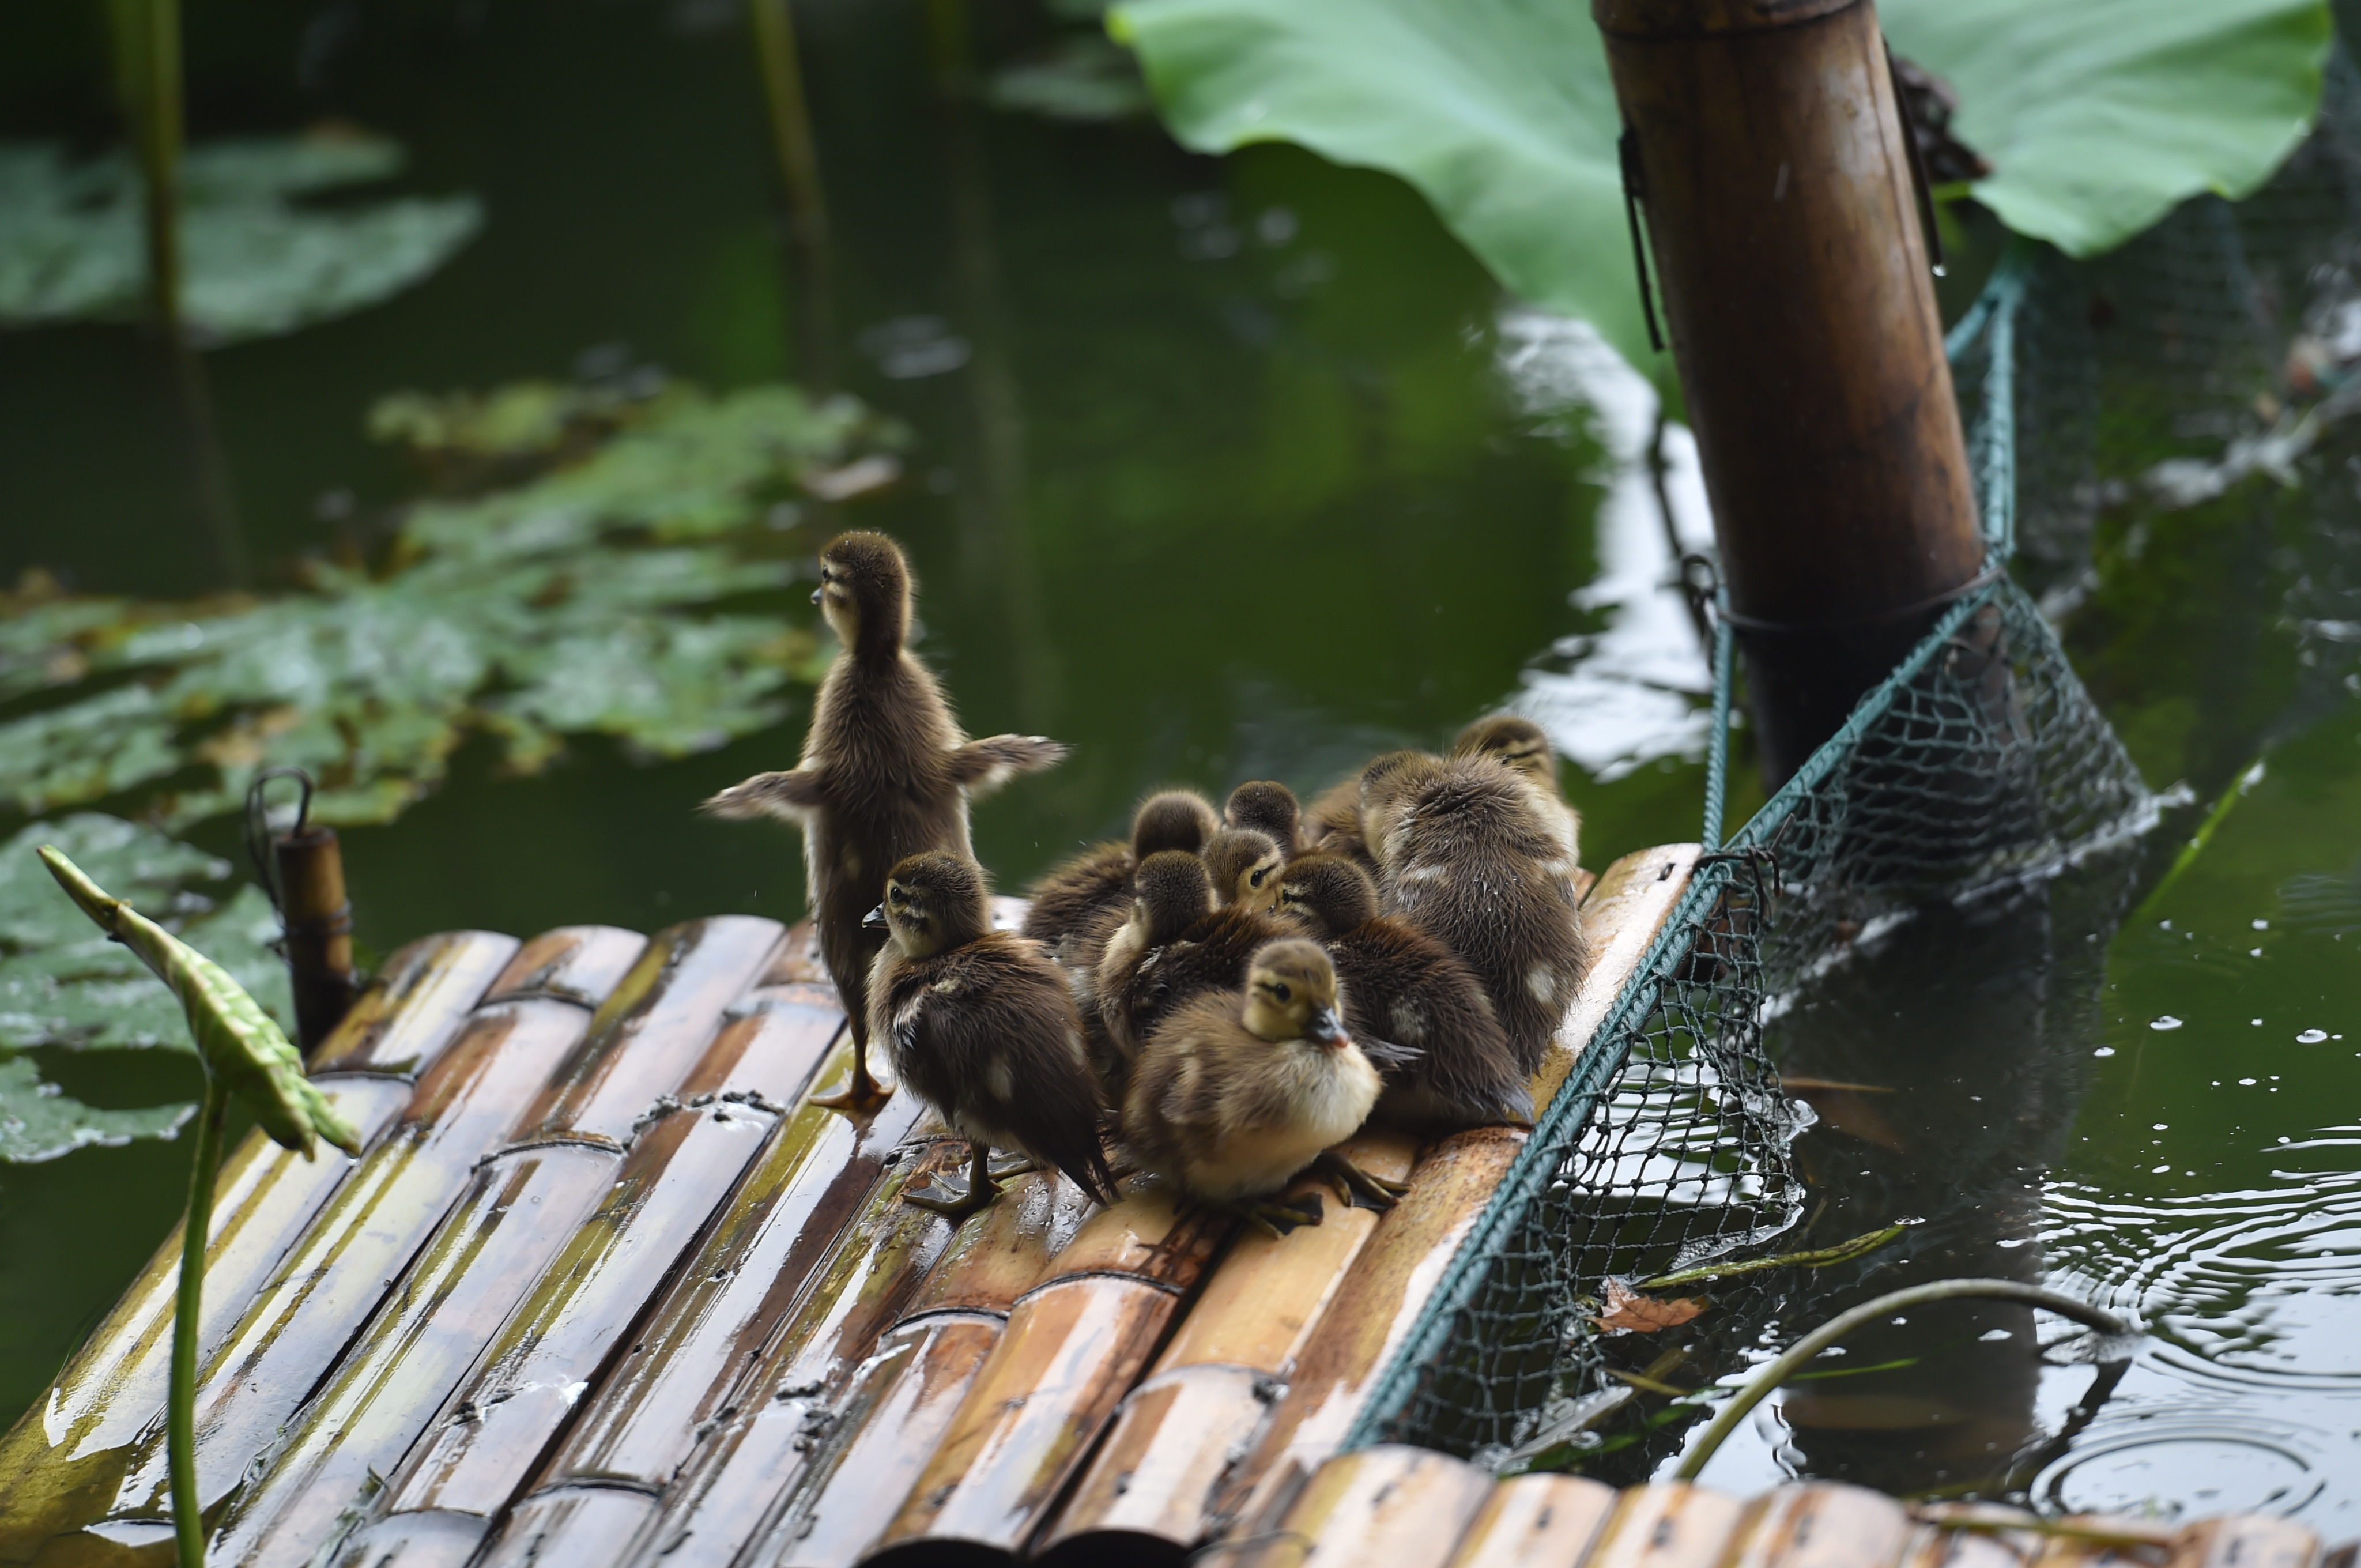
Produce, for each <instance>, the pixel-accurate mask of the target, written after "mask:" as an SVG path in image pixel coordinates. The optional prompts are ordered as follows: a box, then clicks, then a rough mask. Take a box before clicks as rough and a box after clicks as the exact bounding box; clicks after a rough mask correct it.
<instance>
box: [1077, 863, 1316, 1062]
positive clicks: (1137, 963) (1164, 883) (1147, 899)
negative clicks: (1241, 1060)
mask: <svg viewBox="0 0 2361 1568" xmlns="http://www.w3.org/2000/svg"><path fill="white" fill-rule="evenodd" d="M1265 842H1266V843H1268V840H1265ZM1184 861H1186V862H1189V863H1186V864H1184V863H1183V862H1184ZM1271 881H1272V883H1273V885H1274V887H1275V886H1276V884H1277V882H1278V878H1277V877H1276V875H1274V876H1273V877H1272V879H1271ZM1134 889H1135V899H1134V903H1133V907H1132V915H1131V918H1130V919H1129V920H1127V921H1126V922H1125V923H1124V927H1123V929H1122V930H1120V931H1118V932H1116V933H1115V935H1114V936H1113V937H1112V938H1108V941H1107V945H1106V953H1105V956H1104V957H1103V958H1101V959H1100V960H1099V968H1098V974H1097V977H1096V990H1097V994H1098V1003H1099V1017H1100V1021H1101V1022H1102V1023H1103V1024H1104V1025H1105V1027H1106V1033H1107V1038H1108V1040H1109V1041H1110V1042H1111V1043H1112V1044H1113V1045H1114V1047H1115V1050H1116V1051H1117V1052H1118V1053H1119V1054H1120V1055H1121V1056H1122V1058H1124V1060H1125V1061H1126V1063H1129V1062H1132V1061H1136V1060H1137V1058H1138V1056H1139V1047H1140V1045H1141V1043H1142V1042H1144V1041H1145V1040H1146V1039H1147V1038H1148V1035H1149V1034H1150V1033H1151V1032H1153V1031H1154V1029H1155V1028H1156V1025H1159V1024H1160V1023H1162V1022H1163V1021H1164V1019H1165V1018H1166V1016H1167V1015H1169V1014H1170V1013H1171V1011H1172V1010H1173V1009H1174V1008H1175V1007H1178V1006H1180V1003H1183V1002H1186V1001H1188V1000H1189V999H1190V998H1191V997H1192V996H1199V995H1202V994H1203V993H1204V992H1209V991H1235V990H1237V989H1238V987H1240V986H1241V985H1243V984H1245V983H1246V965H1247V963H1248V962H1249V960H1251V959H1253V957H1254V954H1255V950H1256V949H1257V948H1260V947H1262V946H1263V945H1264V944H1265V943H1267V942H1272V941H1276V940H1278V939H1279V938H1282V937H1291V936H1294V935H1296V932H1295V930H1294V928H1293V927H1291V926H1290V925H1289V924H1288V923H1287V922H1285V921H1283V920H1280V919H1279V917H1278V916H1274V915H1270V914H1268V913H1265V912H1263V911H1260V910H1255V909H1248V908H1246V907H1245V906H1244V905H1236V904H1233V905H1229V906H1228V907H1227V908H1220V909H1217V908H1214V907H1213V884H1212V881H1211V879H1210V878H1209V877H1208V876H1207V874H1206V872H1205V867H1204V863H1203V862H1202V861H1198V860H1197V859H1196V857H1195V856H1193V855H1190V856H1182V855H1177V854H1175V855H1150V856H1149V857H1148V859H1147V860H1145V861H1141V862H1140V865H1139V875H1138V876H1137V878H1136V879H1134Z"/></svg>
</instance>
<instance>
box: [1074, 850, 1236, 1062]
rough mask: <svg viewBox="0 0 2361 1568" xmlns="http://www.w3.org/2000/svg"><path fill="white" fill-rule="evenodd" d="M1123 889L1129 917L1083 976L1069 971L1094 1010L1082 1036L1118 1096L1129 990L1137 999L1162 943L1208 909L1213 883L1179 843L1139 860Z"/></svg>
mask: <svg viewBox="0 0 2361 1568" xmlns="http://www.w3.org/2000/svg"><path fill="white" fill-rule="evenodd" d="M1131 890H1132V891H1131V913H1130V915H1129V916H1128V917H1127V918H1126V920H1125V921H1124V923H1123V925H1122V926H1120V927H1117V928H1116V930H1115V934H1114V935H1113V936H1111V937H1109V938H1107V939H1106V945H1105V947H1104V948H1103V949H1102V951H1101V952H1100V954H1099V960H1098V964H1097V967H1096V968H1094V969H1093V970H1092V971H1091V974H1090V977H1089V980H1088V982H1087V983H1085V982H1084V981H1082V980H1081V979H1080V978H1077V980H1076V981H1075V983H1074V992H1075V995H1076V998H1077V1000H1078V1001H1081V1002H1084V1003H1088V1004H1089V1005H1091V1006H1092V1007H1093V1008H1095V1010H1096V1011H1097V1014H1098V1019H1097V1023H1098V1027H1097V1028H1096V1029H1094V1030H1093V1031H1091V1036H1090V1042H1089V1043H1090V1045H1091V1047H1092V1055H1093V1062H1094V1065H1096V1067H1097V1068H1098V1071H1099V1080H1100V1082H1102V1083H1103V1084H1104V1085H1105V1086H1106V1088H1107V1092H1108V1097H1109V1098H1110V1099H1112V1100H1115V1101H1116V1102H1120V1101H1121V1099H1122V1096H1123V1088H1124V1085H1125V1084H1126V1083H1127V1082H1128V1081H1129V1080H1130V1078H1131V1064H1132V1059H1133V1058H1134V1056H1135V1055H1136V1054H1137V1040H1136V1039H1135V1038H1134V1037H1133V1036H1132V1034H1131V1031H1130V1030H1129V1029H1128V1028H1127V1027H1126V1026H1125V1025H1126V1018H1127V1015H1128V1013H1129V1004H1130V1003H1132V1002H1133V1001H1134V1000H1135V998H1134V997H1133V995H1132V992H1134V991H1135V990H1136V991H1137V992H1140V993H1141V994H1140V996H1139V997H1138V998H1137V1000H1139V1001H1141V1002H1142V1003H1145V1001H1146V993H1147V992H1148V991H1150V990H1151V989H1152V987H1153V985H1154V981H1155V979H1156V976H1155V972H1154V971H1155V970H1157V969H1158V968H1159V966H1160V964H1161V962H1162V959H1163V957H1164V954H1165V952H1166V950H1167V949H1168V948H1170V947H1171V946H1172V944H1173V943H1175V942H1178V941H1179V940H1180V937H1181V933H1183V932H1185V931H1187V930H1188V929H1189V928H1190V927H1192V926H1194V925H1196V924H1197V922H1198V921H1200V920H1202V919H1203V918H1204V917H1205V916H1208V915H1210V914H1212V913H1213V883H1212V881H1211V880H1210V879H1208V878H1207V876H1206V874H1205V862H1204V861H1201V860H1199V859H1198V858H1197V857H1196V856H1194V855H1191V854H1189V853H1187V852H1185V851H1183V850H1164V851H1162V852H1161V853H1159V854H1154V855H1149V856H1148V857H1147V858H1146V859H1144V860H1142V861H1140V862H1139V870H1138V871H1137V872H1134V873H1133V875H1132V880H1131Z"/></svg>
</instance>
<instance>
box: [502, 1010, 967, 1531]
mask: <svg viewBox="0 0 2361 1568" xmlns="http://www.w3.org/2000/svg"><path fill="white" fill-rule="evenodd" d="M807 994H808V993H807ZM825 1020H826V1022H825V1026H826V1027H828V1028H829V1032H830V1034H831V1035H832V1036H835V1040H836V1043H835V1045H834V1047H833V1048H832V1049H831V1050H830V1051H829V1055H828V1058H827V1061H826V1062H825V1064H824V1065H823V1066H822V1067H821V1068H820V1069H819V1071H818V1074H817V1075H815V1079H814V1081H815V1082H820V1083H830V1082H834V1081H836V1080H838V1079H840V1078H842V1077H843V1076H845V1075H846V1074H847V1073H848V1072H849V1071H850V1070H851V1037H850V1036H848V1035H840V1034H838V1033H837V1030H838V1028H839V1027H840V1025H841V1022H842V1014H840V1013H838V1012H837V1011H836V1010H835V1003H834V999H833V996H832V995H831V996H829V997H828V998H827V1003H826V1014H825ZM808 1022H809V1021H808V1020H796V1019H791V1018H790V1017H788V1016H787V1015H786V1014H785V1013H784V1012H775V1013H772V1014H767V1015H766V1016H765V1018H764V1022H763V1029H764V1030H765V1031H766V1032H767V1031H770V1030H776V1029H785V1028H790V1027H796V1026H803V1025H807V1023H808ZM923 1109H924V1107H923V1106H922V1105H920V1103H919V1102H918V1101H917V1098H916V1097H915V1096H912V1095H906V1094H897V1095H895V1097H894V1098H893V1099H891V1100H889V1101H887V1102H886V1103H885V1106H884V1109H883V1110H881V1111H880V1112H878V1113H877V1114H876V1115H875V1116H874V1117H871V1118H861V1119H855V1118H848V1117H845V1116H841V1115H839V1114H837V1113H834V1112H832V1111H825V1110H822V1109H820V1108H819V1107H818V1106H816V1105H810V1104H800V1105H797V1106H796V1108H795V1109H794V1110H793V1111H791V1112H790V1113H788V1115H787V1117H786V1120H785V1123H784V1124H783V1125H782V1126H781V1127H780V1129H779V1131H778V1133H777V1134H775V1135H774V1136H773V1138H772V1140H771V1143H770V1146H769V1147H768V1149H767V1150H766V1151H765V1152H764V1153H763V1157H762V1158H761V1159H760V1160H759V1161H758V1162H757V1164H756V1166H755V1168H754V1169H753V1171H752V1172H751V1173H750V1174H749V1175H748V1177H747V1179H745V1180H744V1181H743V1182H741V1184H740V1187H739V1190H738V1191H737V1193H736V1194H735V1195H734V1196H733V1197H732V1198H731V1200H730V1206H729V1208H728V1210H727V1211H726V1212H724V1213H723V1215H722V1216H721V1218H720V1220H719V1223H717V1224H716V1225H715V1227H714V1229H713V1233H712V1234H711V1235H710V1236H708V1238H707V1240H706V1242H705V1244H704V1245H703V1247H702V1248H701V1250H700V1251H699V1252H698V1254H697V1256H696V1258H695V1259H693V1260H692V1261H691V1262H690V1264H689V1265H688V1266H687V1267H686V1268H685V1269H683V1270H682V1272H681V1276H680V1277H679V1279H678V1280H676V1281H675V1284H674V1285H673V1287H672V1288H671V1289H670V1291H669V1292H668V1293H667V1295H666V1296H665V1298H664V1300H662V1301H661V1302H660V1303H659V1304H658V1305H657V1308H656V1310H655V1311H654V1313H653V1317H652V1319H651V1321H650V1322H649V1324H648V1326H647V1328H646V1330H645V1331H644V1332H642V1333H641V1334H640V1335H638V1336H636V1341H635V1343H634V1345H633V1347H632V1348H631V1350H630V1351H628V1352H627V1353H626V1354H625V1355H624V1357H623V1360H622V1362H621V1364H620V1365H619V1366H618V1367H617V1368H616V1369H615V1371H614V1372H613V1373H612V1374H610V1375H609V1376H608V1377H607V1378H606V1380H605V1381H604V1383H603V1384H602V1385H601V1387H599V1388H598V1390H597V1391H596V1392H595V1393H594V1394H592V1395H591V1396H590V1398H588V1400H587V1401H586V1405H587V1408H586V1409H585V1410H584V1411H583V1413H582V1414H581V1415H580V1416H579V1417H578V1418H577V1420H576V1421H575V1424H574V1427H573V1430H572V1431H570V1433H569V1434H568V1435H567V1437H566V1441H565V1442H564V1443H563V1444H562V1445H561V1446H560V1448H559V1449H558V1452H557V1453H556V1454H555V1457H554V1458H553V1460H552V1461H551V1462H550V1464H549V1465H548V1466H547V1467H546V1469H545V1471H544V1473H543V1475H541V1477H540V1478H539V1481H538V1484H537V1485H536V1486H535V1487H534V1489H533V1491H532V1492H531V1493H530V1494H529V1495H528V1496H527V1497H525V1498H524V1499H523V1500H522V1502H521V1503H520V1504H519V1505H518V1506H517V1507H516V1508H514V1509H513V1510H511V1513H510V1515H509V1517H508V1519H507V1521H506V1523H505V1524H504V1526H503V1527H502V1529H501V1530H500V1532H499V1533H498V1535H497V1536H496V1538H495V1540H494V1541H493V1544H492V1546H491V1547H490V1549H489V1552H487V1555H486V1561H487V1563H489V1564H500V1563H516V1562H522V1561H532V1560H540V1561H553V1562H566V1563H586V1564H588V1563H603V1562H614V1561H618V1560H620V1557H621V1556H622V1554H623V1553H624V1552H625V1551H626V1550H627V1548H628V1546H629V1543H630V1541H631V1539H632V1538H633V1536H634V1534H635V1532H636V1531H637V1530H639V1529H640V1527H641V1526H642V1525H643V1524H645V1523H647V1522H648V1520H649V1519H652V1518H653V1514H654V1512H655V1508H656V1506H657V1501H658V1498H659V1497H661V1496H662V1495H663V1494H664V1492H665V1490H666V1489H667V1487H670V1486H673V1485H674V1483H675V1479H676V1478H677V1477H679V1476H680V1475H682V1472H683V1470H684V1469H685V1467H686V1466H688V1464H689V1463H690V1461H691V1459H692V1458H693V1457H695V1456H697V1454H698V1453H699V1452H700V1449H701V1448H702V1447H707V1446H709V1445H710V1442H711V1441H712V1440H714V1439H715V1438H716V1435H717V1434H719V1433H722V1432H723V1430H724V1429H725V1428H726V1427H727V1426H728V1424H729V1422H730V1420H731V1418H732V1417H733V1416H734V1415H735V1414H736V1413H737V1409H736V1406H735V1405H734V1404H733V1402H732V1401H733V1399H734V1398H735V1396H736V1392H737V1390H738V1389H739V1388H740V1387H741V1386H751V1385H752V1381H753V1380H754V1378H756V1377H759V1376H760V1375H761V1371H762V1368H763V1365H766V1363H765V1362H764V1361H763V1348H764V1346H765V1345H769V1344H774V1343H779V1342H781V1341H783V1340H784V1339H785V1338H786V1337H788V1336H786V1335H785V1334H784V1333H783V1332H782V1328H783V1324H784V1323H785V1321H786V1320H787V1318H788V1316H789V1314H790V1312H791V1311H792V1310H793V1309H794V1308H795V1306H796V1302H797V1300H798V1299H800V1298H801V1297H802V1296H803V1295H804V1293H805V1288H806V1287H807V1285H809V1284H810V1283H811V1282H812V1280H813V1279H814V1277H815V1276H817V1275H821V1274H824V1273H828V1272H831V1271H830V1270H829V1267H828V1266H829V1260H830V1259H831V1258H834V1257H837V1256H839V1255H841V1254H842V1252H843V1251H844V1249H845V1248H846V1247H847V1246H848V1245H852V1246H858V1245H863V1244H862V1240H861V1238H862V1236H864V1235H866V1234H868V1232H867V1231H866V1230H864V1225H867V1226H869V1227H871V1228H873V1227H874V1225H875V1224H876V1223H881V1220H882V1218H883V1217H884V1215H883V1212H882V1211H881V1210H880V1208H879V1206H878V1205H877V1204H876V1203H875V1202H874V1201H873V1190H874V1189H875V1188H876V1187H877V1186H878V1184H879V1182H880V1180H881V1179H882V1178H884V1177H887V1176H888V1175H890V1174H891V1172H892V1171H893V1169H894V1168H895V1166H896V1165H898V1164H900V1163H902V1162H903V1161H904V1160H905V1159H906V1158H909V1157H911V1156H912V1153H913V1151H911V1150H909V1149H906V1148H905V1147H904V1146H903V1145H904V1140H905V1138H906V1136H907V1135H909V1133H910V1132H911V1130H912V1128H913V1127H914V1126H915V1125H916V1124H917V1122H918V1120H919V1116H920V1113H921V1112H922V1111H923ZM889 1162H890V1163H889ZM896 1190H898V1187H897V1189H896ZM750 1367H751V1368H752V1372H750ZM626 1516H628V1518H629V1520H630V1523H629V1525H628V1526H625V1525H624V1524H623V1523H622V1522H621V1521H622V1520H623V1519H624V1518H625V1517H626Z"/></svg>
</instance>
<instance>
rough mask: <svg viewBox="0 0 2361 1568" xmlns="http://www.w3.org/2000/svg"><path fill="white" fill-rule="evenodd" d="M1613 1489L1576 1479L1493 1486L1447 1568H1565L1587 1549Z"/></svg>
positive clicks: (1528, 1479)
mask: <svg viewBox="0 0 2361 1568" xmlns="http://www.w3.org/2000/svg"><path fill="white" fill-rule="evenodd" d="M1614 1506H1615V1488H1614V1487H1612V1486H1608V1485H1606V1484H1605V1483H1604V1482H1599V1481H1592V1480H1588V1479H1586V1478H1585V1477H1583V1476H1580V1475H1517V1476H1512V1477H1511V1478H1510V1479H1509V1480H1506V1481H1501V1482H1497V1483H1495V1484H1494V1486H1493V1487H1492V1491H1491V1495H1490V1496H1488V1497H1486V1498H1485V1499H1484V1506H1483V1507H1482V1508H1479V1509H1477V1513H1476V1518H1475V1519H1474V1520H1473V1521H1472V1522H1470V1523H1469V1525H1468V1526H1467V1533H1466V1535H1464V1536H1462V1537H1461V1538H1460V1541H1459V1548H1458V1550H1457V1551H1456V1552H1453V1553H1452V1557H1451V1568H1570V1565H1571V1564H1573V1563H1579V1562H1580V1561H1581V1560H1582V1556H1583V1553H1585V1552H1587V1551H1589V1550H1590V1543H1591V1541H1593V1540H1594V1539H1595V1538H1596V1537H1597V1536H1598V1527H1599V1526H1600V1525H1602V1524H1604V1523H1606V1522H1607V1514H1608V1511H1609V1509H1611V1508H1614Z"/></svg>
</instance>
